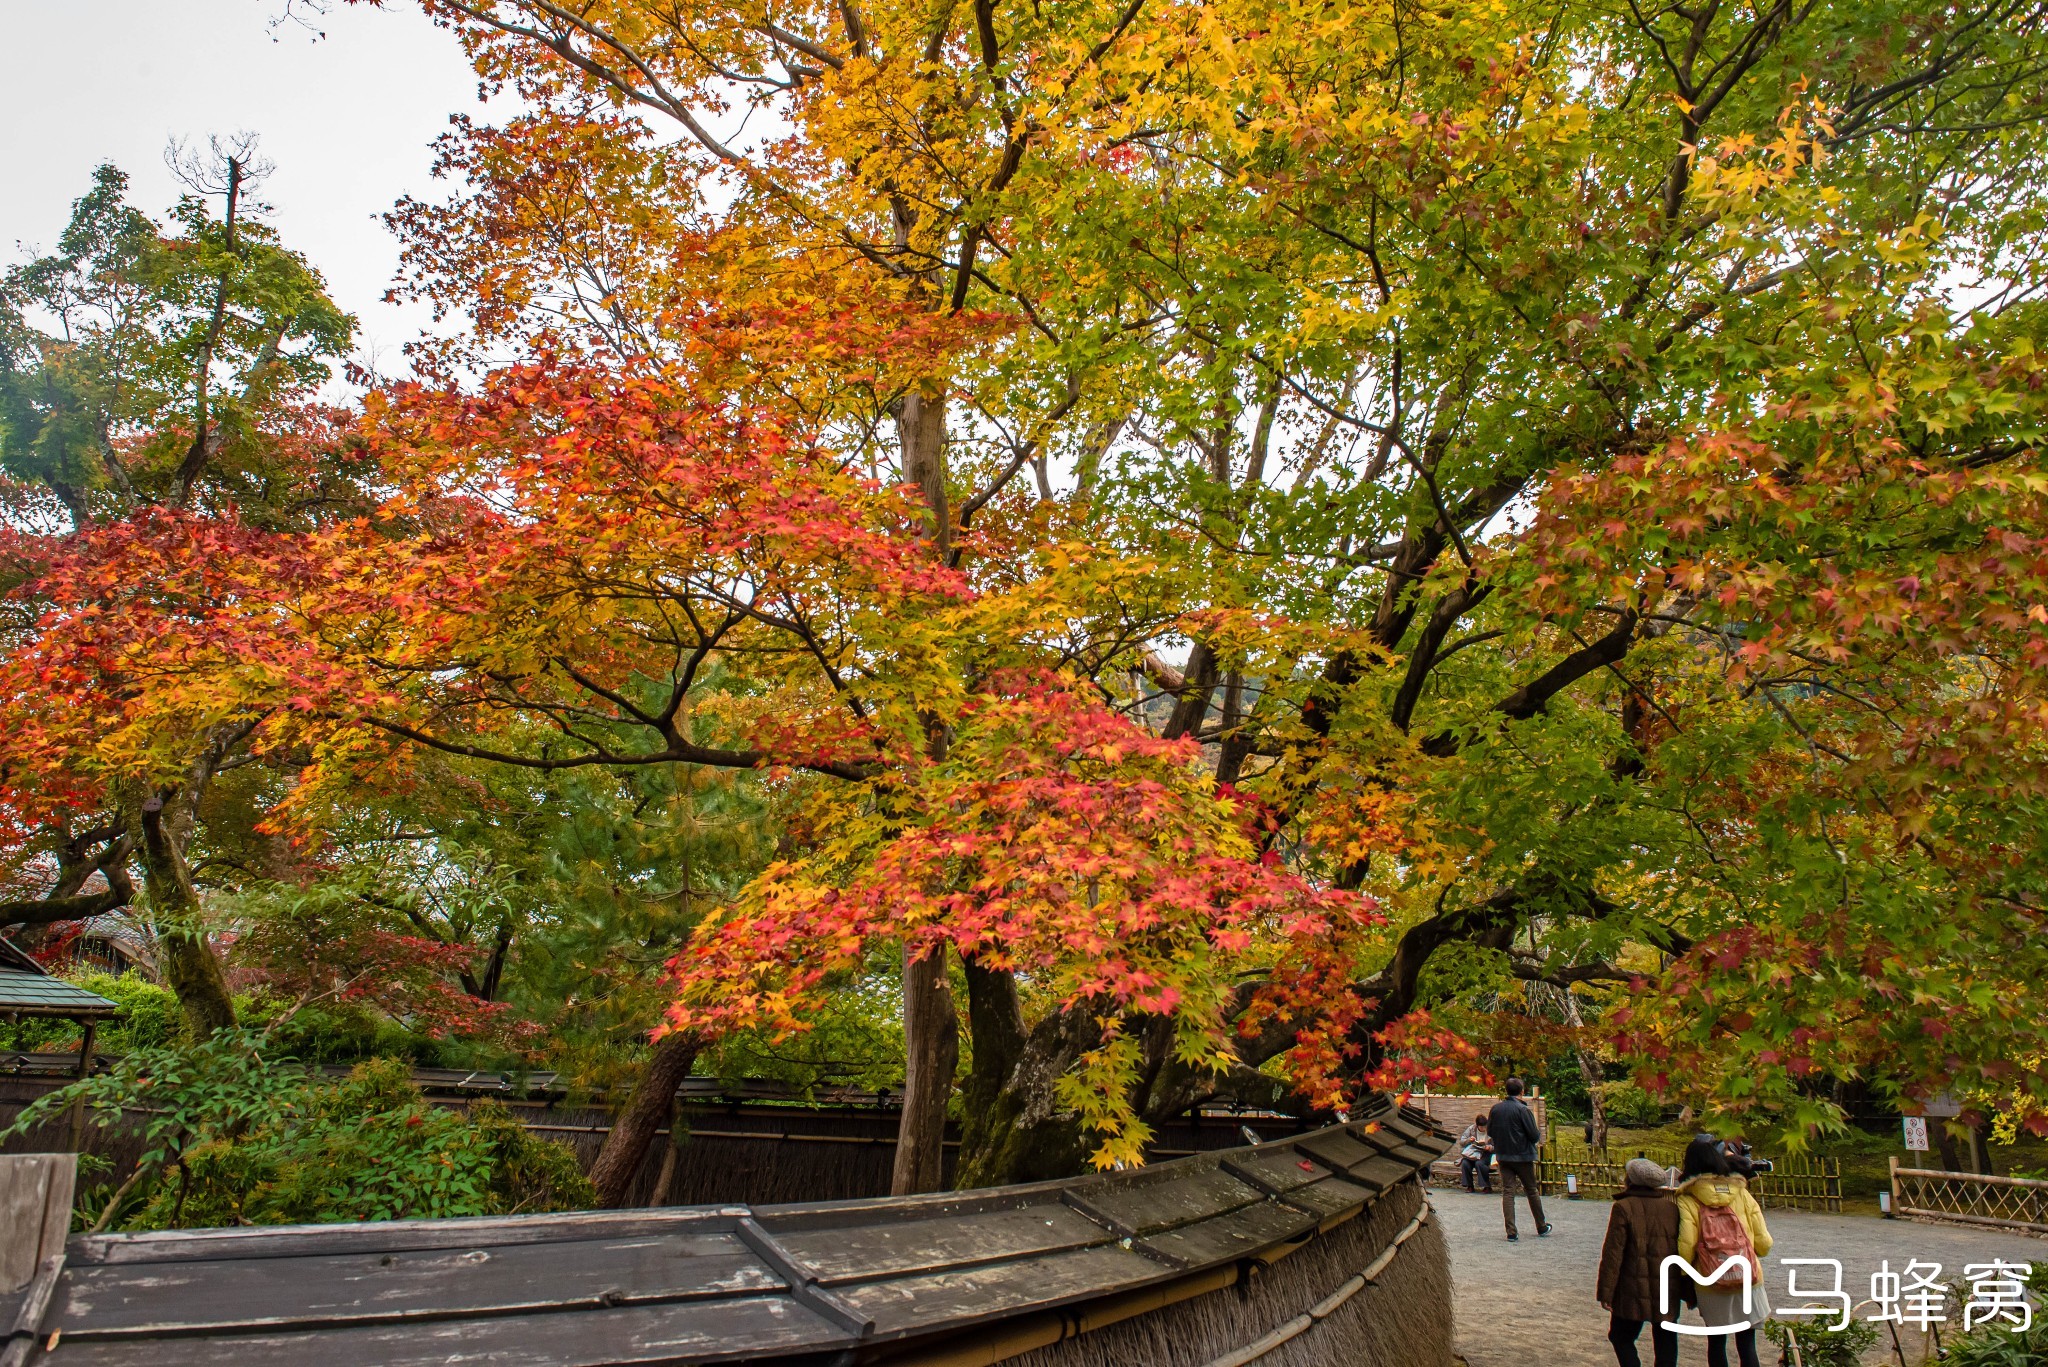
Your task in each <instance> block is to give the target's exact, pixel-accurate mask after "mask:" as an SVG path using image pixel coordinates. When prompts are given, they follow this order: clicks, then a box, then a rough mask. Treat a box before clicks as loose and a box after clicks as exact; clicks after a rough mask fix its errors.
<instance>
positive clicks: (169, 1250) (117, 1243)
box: [65, 1206, 748, 1265]
mask: <svg viewBox="0 0 2048 1367" xmlns="http://www.w3.org/2000/svg"><path fill="white" fill-rule="evenodd" d="M747 1214H748V1209H747V1207H745V1206H693V1207H676V1208H671V1209H661V1210H654V1209H649V1210H631V1211H622V1210H578V1211H561V1212H552V1213H549V1214H545V1215H476V1216H464V1217H459V1218H455V1219H446V1220H382V1221H378V1220H369V1221H363V1222H360V1223H349V1224H341V1223H337V1224H331V1225H250V1226H244V1227H239V1228H235V1229H205V1230H184V1229H164V1230H154V1231H151V1232H149V1233H146V1234H75V1235H73V1236H72V1237H71V1240H70V1242H69V1243H68V1244H67V1245H66V1246H65V1250H66V1256H67V1257H68V1258H69V1259H70V1261H71V1262H72V1264H73V1265H90V1264H95V1263H151V1262H176V1261H181V1260H186V1259H207V1260H226V1259H235V1258H289V1257H299V1256H305V1255H320V1254H339V1253H356V1252H371V1253H385V1252H399V1251H404V1250H412V1249H429V1248H458V1249H460V1248H473V1247H477V1246H480V1245H483V1244H490V1245H498V1244H529V1243H558V1242H565V1241H574V1240H584V1239H604V1238H627V1237H632V1236H637V1235H643V1234H660V1233H683V1232H686V1231H691V1230H704V1231H712V1232H716V1231H721V1230H726V1231H729V1230H731V1229H732V1228H733V1225H734V1223H735V1222H736V1221H738V1220H740V1219H742V1218H744V1217H745V1216H746V1215H747Z"/></svg>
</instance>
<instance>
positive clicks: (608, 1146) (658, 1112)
mask: <svg viewBox="0 0 2048 1367" xmlns="http://www.w3.org/2000/svg"><path fill="white" fill-rule="evenodd" d="M697 1043H698V1041H697V1037H696V1036H695V1035H693V1034H690V1033H688V1032H687V1031H682V1030H676V1031H671V1032H670V1033H668V1034H666V1035H663V1036H662V1037H661V1038H660V1039H658V1040H656V1041H655V1043H654V1057H653V1058H652V1059H650V1060H648V1064H647V1071H646V1073H645V1074H643V1075H642V1076H641V1078H640V1085H639V1086H637V1087H635V1088H634V1089H633V1095H632V1096H631V1097H630V1098H628V1100H627V1102H626V1104H625V1107H624V1108H623V1109H622V1110H620V1112H619V1113H618V1115H617V1116H615V1117H614V1118H613V1120H612V1129H611V1133H610V1134H608V1135H606V1136H605V1140H604V1147H603V1148H602V1149H600V1150H598V1154H597V1161H596V1162H595V1163H593V1164H591V1165H590V1185H591V1186H593V1187H596V1188H597V1203H598V1205H600V1206H603V1207H604V1208H605V1209H607V1210H615V1209H617V1208H618V1207H619V1206H622V1205H624V1204H625V1203H626V1196H627V1193H629V1192H630V1191H631V1190H632V1188H633V1178H634V1176H635V1175H636V1174H637V1173H638V1172H639V1171H640V1165H641V1164H642V1163H644V1162H645V1161H646V1160H647V1150H648V1149H649V1148H650V1147H652V1146H653V1144H654V1136H655V1134H656V1133H657V1132H658V1131H659V1130H660V1129H661V1122H662V1121H664V1120H666V1119H668V1118H669V1116H670V1114H671V1113H672V1112H673V1111H674V1109H675V1100H676V1088H678V1087H680V1086H682V1085H683V1079H684V1078H686V1077H688V1076H689V1075H690V1066H691V1065H692V1064H694V1063H695V1062H696V1061H697Z"/></svg>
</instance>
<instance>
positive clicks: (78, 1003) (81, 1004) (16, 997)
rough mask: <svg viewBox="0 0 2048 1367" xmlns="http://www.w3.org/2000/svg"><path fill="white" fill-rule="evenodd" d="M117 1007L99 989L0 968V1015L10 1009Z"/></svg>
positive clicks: (52, 1011) (43, 1011)
mask: <svg viewBox="0 0 2048 1367" xmlns="http://www.w3.org/2000/svg"><path fill="white" fill-rule="evenodd" d="M120 1009H121V1008H120V1007H118V1006H116V1005H114V1003H112V1002H110V1001H108V1000H107V999H106V998H105V997H102V996H101V995H100V994H99V993H97V992H88V991H86V990H85V989H84V988H82V987H77V986H74V985H73V984H71V983H67V982H65V981H64V980H63V979H62V978H52V977H50V976H48V975H47V974H43V973H25V972H23V971H22V970H21V969H18V968H0V1015H6V1014H8V1013H9V1012H13V1013H17V1014H20V1015H28V1016H111V1015H114V1014H115V1013H116V1012H118V1011H119V1010H120Z"/></svg>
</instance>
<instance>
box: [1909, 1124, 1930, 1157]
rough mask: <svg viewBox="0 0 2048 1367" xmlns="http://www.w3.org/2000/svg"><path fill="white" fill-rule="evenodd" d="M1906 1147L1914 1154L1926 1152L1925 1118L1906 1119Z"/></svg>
mask: <svg viewBox="0 0 2048 1367" xmlns="http://www.w3.org/2000/svg"><path fill="white" fill-rule="evenodd" d="M1906 1147H1907V1149H1909V1150H1911V1151H1912V1152H1914V1153H1926V1152H1927V1117H1925V1116H1919V1115H1909V1116H1907V1117H1906Z"/></svg>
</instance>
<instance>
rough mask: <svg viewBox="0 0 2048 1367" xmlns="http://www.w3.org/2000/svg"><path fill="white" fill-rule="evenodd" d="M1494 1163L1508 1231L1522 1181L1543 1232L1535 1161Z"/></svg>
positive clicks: (1531, 1211)
mask: <svg viewBox="0 0 2048 1367" xmlns="http://www.w3.org/2000/svg"><path fill="white" fill-rule="evenodd" d="M1494 1164H1495V1166H1497V1167H1498V1168H1499V1169H1500V1214H1501V1218H1502V1219H1504V1220H1506V1221H1507V1222H1508V1233H1509V1234H1513V1233H1514V1232H1515V1183H1516V1182H1520V1183H1521V1184H1522V1190H1523V1191H1525V1192H1527V1193H1528V1194H1529V1214H1530V1215H1532V1216H1533V1217H1535V1220H1536V1232H1537V1233H1538V1234H1541V1233H1542V1232H1543V1227H1544V1226H1545V1225H1546V1224H1548V1223H1549V1221H1547V1220H1545V1219H1544V1218H1543V1197H1542V1195H1541V1194H1540V1193H1539V1192H1538V1191H1537V1189H1536V1165H1535V1163H1533V1162H1521V1163H1511V1162H1509V1161H1508V1160H1507V1159H1505V1158H1496V1159H1494ZM1745 1367H1746V1365H1745Z"/></svg>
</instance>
